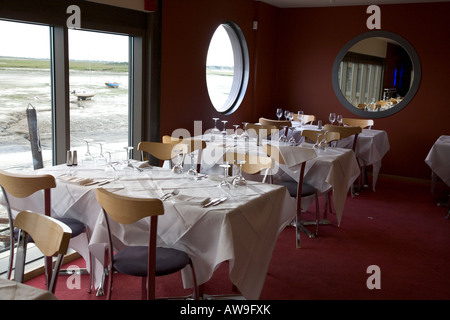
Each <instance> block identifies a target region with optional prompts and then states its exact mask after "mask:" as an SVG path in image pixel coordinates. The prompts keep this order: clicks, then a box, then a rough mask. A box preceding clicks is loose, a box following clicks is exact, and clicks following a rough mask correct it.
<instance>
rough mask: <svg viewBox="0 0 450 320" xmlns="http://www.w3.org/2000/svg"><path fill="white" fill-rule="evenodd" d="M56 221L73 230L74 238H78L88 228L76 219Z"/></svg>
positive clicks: (59, 219)
mask: <svg viewBox="0 0 450 320" xmlns="http://www.w3.org/2000/svg"><path fill="white" fill-rule="evenodd" d="M56 220H58V221H61V222H62V223H65V224H66V225H67V226H68V227H69V228H70V229H72V238H75V237H76V236H78V235H80V234H82V233H83V232H84V229H85V228H86V227H85V225H84V224H83V223H82V222H80V221H78V220H76V219H72V218H56Z"/></svg>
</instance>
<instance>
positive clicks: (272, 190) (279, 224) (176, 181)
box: [11, 165, 295, 299]
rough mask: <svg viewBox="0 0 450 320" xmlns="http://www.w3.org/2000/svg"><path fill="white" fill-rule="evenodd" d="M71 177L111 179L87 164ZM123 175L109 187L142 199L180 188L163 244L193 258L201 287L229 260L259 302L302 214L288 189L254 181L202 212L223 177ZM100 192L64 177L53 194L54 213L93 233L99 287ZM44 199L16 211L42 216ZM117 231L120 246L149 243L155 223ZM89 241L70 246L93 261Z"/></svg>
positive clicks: (161, 230) (162, 228)
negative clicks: (282, 236)
mask: <svg viewBox="0 0 450 320" xmlns="http://www.w3.org/2000/svg"><path fill="white" fill-rule="evenodd" d="M67 170H68V169H67V167H66V166H64V165H61V166H56V167H51V168H45V169H42V170H38V171H35V172H37V173H50V174H52V175H55V176H59V175H61V174H62V173H64V172H67ZM71 173H72V174H73V175H75V176H77V177H90V178H93V179H94V180H95V179H102V178H105V172H104V171H103V170H96V169H93V168H83V167H82V166H78V167H77V168H75V169H71ZM120 173H121V176H120V177H119V179H118V180H116V181H113V182H111V183H109V184H107V185H104V186H103V187H104V188H106V189H109V190H112V191H114V192H117V193H119V194H123V195H129V196H135V197H159V196H161V195H162V194H163V193H165V192H167V191H171V190H173V188H175V187H176V188H178V189H179V190H180V193H179V195H177V196H176V197H174V198H173V199H172V200H169V201H165V202H164V207H165V214H164V215H163V216H160V218H159V220H158V236H159V237H158V242H159V245H161V246H167V247H174V248H178V249H181V250H185V251H186V252H187V253H188V254H190V255H191V257H192V260H193V264H194V268H195V271H196V276H197V281H198V284H202V283H204V282H206V281H208V280H209V279H210V278H211V277H212V274H213V273H214V270H215V269H216V268H217V267H218V265H219V264H220V263H221V262H223V261H226V260H229V261H230V280H231V281H232V282H233V283H234V284H235V285H236V286H237V287H238V289H239V290H240V291H241V293H242V294H243V295H244V297H246V298H248V299H257V298H258V297H259V295H260V292H261V290H262V287H263V284H264V280H265V276H266V272H267V269H268V265H269V262H270V258H271V255H272V250H273V247H274V245H275V243H276V239H277V236H278V234H279V233H280V232H281V230H282V229H283V228H284V227H285V226H286V224H287V223H288V222H289V221H291V220H292V219H293V217H294V216H295V202H294V201H293V200H292V199H291V197H290V196H289V194H288V192H287V190H286V189H285V188H284V187H279V186H276V185H270V184H262V183H258V182H251V181H249V186H248V188H247V190H246V193H245V194H233V195H232V196H231V197H229V199H228V200H227V201H225V202H224V203H222V204H220V205H218V206H214V207H209V208H202V207H201V205H200V203H201V202H202V201H203V200H204V199H205V198H206V197H210V198H215V197H217V196H219V195H220V194H223V191H222V190H221V189H219V188H218V184H219V182H220V180H221V179H220V178H218V177H215V176H211V177H210V178H208V179H205V180H201V181H193V180H188V179H187V178H184V177H183V178H181V177H180V176H175V175H174V174H171V173H170V172H168V171H167V170H162V169H158V168H153V169H147V170H144V171H143V172H138V171H123V172H120ZM96 187H97V186H95V185H94V186H81V185H77V184H73V183H67V182H65V181H63V180H61V179H57V187H56V188H55V189H53V190H52V215H54V216H57V217H62V216H66V217H67V216H69V217H74V218H77V219H80V220H81V221H83V222H85V223H86V224H87V225H88V227H89V228H90V231H91V234H92V237H91V242H90V244H89V249H90V250H91V253H92V254H93V255H94V256H95V257H96V258H97V259H98V261H99V262H100V263H96V264H95V270H94V273H93V275H94V278H95V283H96V286H98V285H99V284H100V281H101V274H102V271H103V270H102V261H103V257H104V248H105V244H106V233H105V230H106V229H105V224H104V221H103V215H102V214H101V207H100V205H99V203H98V202H97V201H96V199H95V192H94V189H95V188H96ZM11 198H12V197H11ZM41 199H42V195H40V194H38V193H36V194H35V195H32V196H30V197H29V198H27V201H26V202H23V201H20V200H18V199H13V198H12V199H11V205H12V206H13V207H14V208H18V209H24V207H25V208H28V209H32V210H39V206H36V204H37V203H39V202H40V201H41ZM112 228H113V230H114V231H113V232H114V233H115V234H116V236H117V238H118V240H119V245H118V246H119V247H120V246H121V244H122V245H131V244H133V245H143V244H146V243H147V241H148V220H143V221H140V222H138V223H135V224H133V225H129V226H126V227H123V226H119V225H117V224H115V223H112ZM84 239H85V237H77V238H74V239H72V240H71V244H70V246H71V247H72V248H74V249H75V250H77V251H78V252H80V254H81V255H82V256H83V257H84V258H85V259H86V260H87V259H88V250H87V248H88V244H87V243H86V242H85V240H84ZM83 240H84V241H83ZM116 245H117V242H116ZM183 281H184V284H185V286H186V287H190V286H191V283H192V279H191V274H190V272H187V271H184V272H183Z"/></svg>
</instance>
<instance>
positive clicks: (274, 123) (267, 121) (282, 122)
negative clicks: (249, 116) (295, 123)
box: [258, 118, 292, 130]
mask: <svg viewBox="0 0 450 320" xmlns="http://www.w3.org/2000/svg"><path fill="white" fill-rule="evenodd" d="M258 122H259V123H260V124H262V125H263V126H275V127H276V128H277V129H278V130H280V129H281V128H282V127H283V126H286V127H288V128H289V127H292V122H291V121H288V120H272V119H267V118H259V120H258Z"/></svg>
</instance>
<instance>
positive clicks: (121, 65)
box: [0, 57, 128, 73]
mask: <svg viewBox="0 0 450 320" xmlns="http://www.w3.org/2000/svg"><path fill="white" fill-rule="evenodd" d="M2 69H50V60H49V59H35V58H17V57H0V70H2ZM69 69H70V70H80V71H102V72H121V73H122V72H123V73H126V72H128V62H111V61H85V60H71V61H70V63H69Z"/></svg>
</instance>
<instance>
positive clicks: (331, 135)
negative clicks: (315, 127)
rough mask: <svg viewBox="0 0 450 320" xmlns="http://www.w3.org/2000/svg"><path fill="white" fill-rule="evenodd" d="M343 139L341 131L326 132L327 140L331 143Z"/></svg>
mask: <svg viewBox="0 0 450 320" xmlns="http://www.w3.org/2000/svg"><path fill="white" fill-rule="evenodd" d="M340 139H341V134H340V133H339V132H326V133H325V141H326V142H327V143H329V144H330V145H331V142H334V141H338V140H340Z"/></svg>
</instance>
